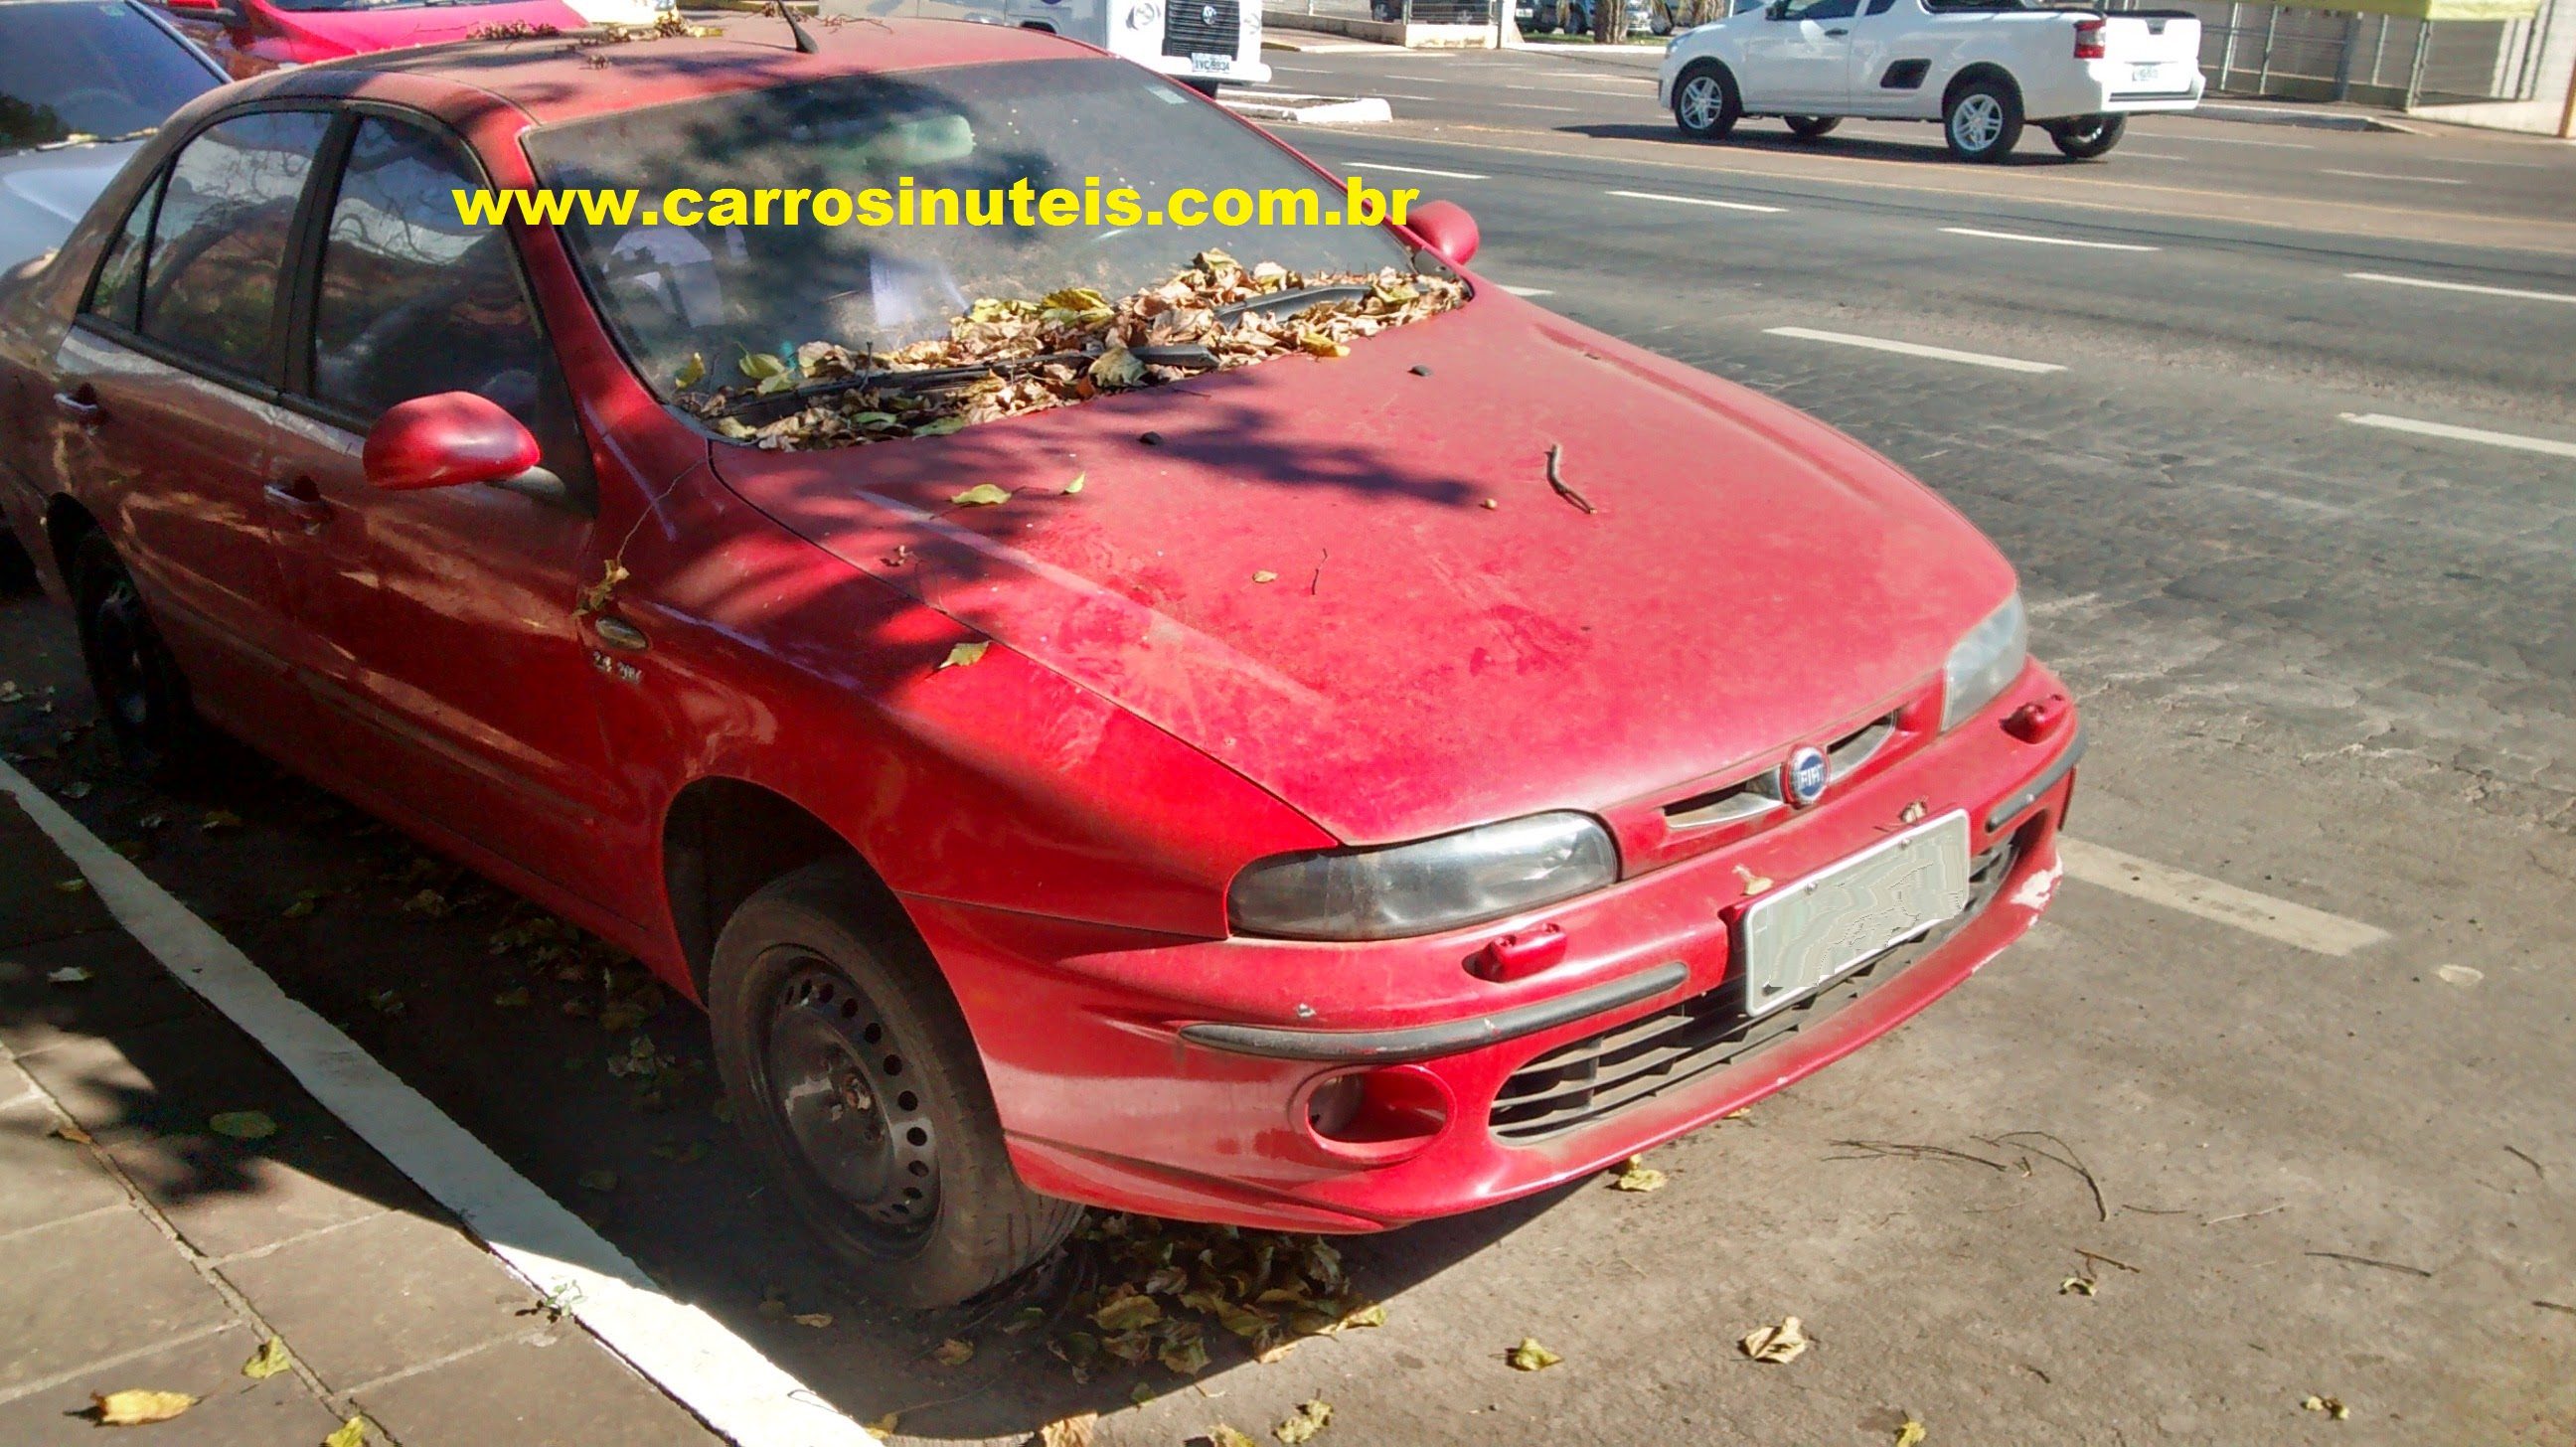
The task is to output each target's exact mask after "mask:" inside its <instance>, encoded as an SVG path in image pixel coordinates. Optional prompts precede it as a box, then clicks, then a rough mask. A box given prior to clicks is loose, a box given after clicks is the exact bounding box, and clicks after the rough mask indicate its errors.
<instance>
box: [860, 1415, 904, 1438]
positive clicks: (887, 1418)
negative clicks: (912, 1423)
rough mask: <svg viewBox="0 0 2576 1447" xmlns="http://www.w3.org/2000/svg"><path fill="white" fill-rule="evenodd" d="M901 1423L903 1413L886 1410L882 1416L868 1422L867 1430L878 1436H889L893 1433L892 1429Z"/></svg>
mask: <svg viewBox="0 0 2576 1447" xmlns="http://www.w3.org/2000/svg"><path fill="white" fill-rule="evenodd" d="M902 1423H903V1414H902V1413H901V1412H888V1413H886V1414H885V1415H884V1416H882V1417H879V1418H877V1419H876V1420H875V1421H873V1422H870V1423H869V1424H868V1430H869V1431H871V1432H874V1433H876V1434H877V1435H878V1436H880V1437H891V1436H893V1435H894V1429H895V1428H896V1427H898V1426H901V1425H902Z"/></svg>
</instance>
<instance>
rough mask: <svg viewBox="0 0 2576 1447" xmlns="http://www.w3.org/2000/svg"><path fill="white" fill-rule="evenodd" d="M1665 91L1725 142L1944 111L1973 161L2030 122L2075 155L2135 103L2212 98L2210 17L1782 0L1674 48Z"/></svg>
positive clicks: (2013, 1)
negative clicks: (2205, 86)
mask: <svg viewBox="0 0 2576 1447" xmlns="http://www.w3.org/2000/svg"><path fill="white" fill-rule="evenodd" d="M1657 87H1658V89H1657V95H1658V98H1659V99H1660V100H1661V101H1662V102H1663V103H1664V104H1665V105H1668V106H1670V107H1672V112H1673V120H1674V122H1675V123H1676V124H1678V125H1679V126H1680V127H1681V128H1682V131H1683V133H1684V134H1686V135H1691V136H1695V137H1699V138H1701V139H1708V140H1713V139H1715V138H1717V137H1719V136H1723V135H1725V134H1726V133H1727V132H1728V131H1730V130H1732V129H1734V127H1735V123H1736V122H1737V121H1738V120H1740V119H1742V118H1743V117H1745V116H1749V115H1755V116H1780V117H1783V118H1785V119H1786V120H1787V121H1788V123H1789V129H1790V131H1791V132H1792V133H1793V134H1795V135H1797V136H1798V137H1799V138H1801V139H1803V140H1813V139H1815V138H1816V137H1818V136H1821V135H1823V134H1825V133H1826V132H1827V131H1830V130H1832V129H1833V128H1834V127H1835V126H1836V125H1837V124H1839V123H1840V122H1841V119H1842V118H1843V117H1845V116H1867V117H1870V118H1873V119H1879V120H1915V121H1939V122H1940V123H1941V129H1942V133H1943V134H1944V135H1945V136H1947V137H1948V139H1949V142H1950V150H1951V153H1952V154H1954V155H1956V156H1957V157H1959V159H1961V160H1963V161H2000V160H2002V159H2003V158H2004V157H2005V156H2006V155H2008V154H2010V153H2011V151H2012V148H2013V146H2014V145H2015V143H2017V142H2019V141H2020V139H2021V131H2022V126H2023V124H2024V123H2025V122H2027V123H2031V124H2035V125H2037V126H2039V127H2040V128H2041V129H2043V130H2045V131H2047V132H2048V136H2049V139H2050V140H2053V141H2055V142H2056V143H2057V149H2059V150H2060V151H2063V152H2065V153H2066V154H2067V155H2069V156H2072V157H2074V158H2076V159H2077V160H2091V159H2092V158H2094V157H2096V156H2099V155H2101V154H2103V153H2104V152H2106V151H2108V150H2110V149H2111V148H2112V147H2113V146H2115V145H2117V144H2119V141H2120V131H2121V128H2122V127H2123V126H2124V125H2126V124H2127V117H2128V115H2129V114H2130V113H2131V112H2135V111H2187V110H2190V109H2191V108H2192V107H2194V106H2196V105H2198V104H2200V92H2201V87H2202V80H2201V74H2200V21H2199V19H2198V17H2196V16H2193V15H2192V14H2190V13H2189V12H2187V11H2180V10H2124V11H2117V12H2111V13H2105V12H2103V11H2099V10H2091V9H2072V8H2065V7H2060V6H2043V5H2032V4H2025V3H2022V0H1771V3H1770V4H1769V5H1768V6H1767V7H1765V8H1761V9H1755V10H1747V11H1744V12H1743V13H1741V14H1737V15H1732V16H1729V17H1728V18H1726V19H1724V20H1720V21H1718V22H1717V23H1715V24H1713V25H1702V26H1699V27H1697V28H1695V29H1691V30H1686V31H1684V32H1682V33H1681V34H1679V35H1676V36H1674V37H1673V39H1672V43H1671V44H1670V45H1668V46H1667V47H1665V50H1664V64H1663V69H1662V70H1661V72H1660V73H1659V76H1658V80H1657Z"/></svg>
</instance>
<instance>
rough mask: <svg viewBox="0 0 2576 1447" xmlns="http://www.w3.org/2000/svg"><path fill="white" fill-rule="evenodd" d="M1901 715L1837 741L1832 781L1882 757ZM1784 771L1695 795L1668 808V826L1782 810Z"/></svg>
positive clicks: (1829, 766)
mask: <svg viewBox="0 0 2576 1447" xmlns="http://www.w3.org/2000/svg"><path fill="white" fill-rule="evenodd" d="M1898 716H1899V715H1898V714H1893V713H1891V714H1889V715H1887V716H1886V717H1884V718H1874V719H1871V720H1870V721H1869V722H1868V723H1865V724H1863V725H1861V726H1860V727H1859V728H1857V729H1854V730H1852V731H1851V732H1850V733H1847V734H1845V735H1843V736H1842V737H1841V738H1838V739H1836V740H1834V741H1833V743H1831V744H1830V745H1827V746H1826V749H1825V761H1826V771H1825V778H1826V780H1827V781H1828V782H1831V783H1836V784H1839V783H1841V782H1842V781H1843V780H1844V779H1845V778H1847V777H1849V776H1850V775H1851V773H1852V771H1854V770H1856V769H1858V768H1860V767H1861V766H1862V765H1864V764H1866V763H1868V762H1869V761H1870V760H1871V759H1874V758H1876V757H1878V751H1879V750H1881V749H1883V748H1886V747H1887V745H1888V743H1889V741H1890V740H1892V739H1894V738H1895V737H1896V725H1897V719H1898ZM1780 804H1781V799H1780V771H1779V770H1777V769H1765V770H1763V771H1762V772H1761V773H1758V774H1756V775H1754V776H1753V777H1752V778H1750V779H1746V780H1744V781H1742V782H1741V783H1735V784H1729V785H1727V786H1726V787H1725V788H1723V789H1713V790H1711V791H1709V792H1708V793H1705V794H1694V795H1692V796H1691V797H1689V798H1687V799H1677V800H1675V801H1673V802H1672V803H1670V804H1666V805H1665V806H1664V824H1665V826H1666V827H1667V828H1672V829H1704V828H1707V827H1708V826H1709V825H1711V824H1733V823H1736V822H1739V821H1741V820H1745V819H1750V818H1753V817H1755V816H1756V815H1760V814H1767V813H1769V812H1771V811H1772V810H1774V809H1777V808H1779V807H1780Z"/></svg>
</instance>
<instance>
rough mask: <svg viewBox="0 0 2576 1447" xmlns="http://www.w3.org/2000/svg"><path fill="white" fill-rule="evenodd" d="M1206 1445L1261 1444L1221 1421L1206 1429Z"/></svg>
mask: <svg viewBox="0 0 2576 1447" xmlns="http://www.w3.org/2000/svg"><path fill="white" fill-rule="evenodd" d="M1207 1440H1208V1447H1261V1444H1260V1443H1258V1442H1255V1441H1253V1440H1252V1439H1251V1438H1249V1437H1246V1436H1245V1435H1243V1434H1242V1433H1240V1432H1238V1431H1236V1430H1234V1429H1233V1428H1232V1427H1229V1426H1227V1425H1226V1424H1225V1423H1223V1422H1219V1423H1217V1424H1216V1425H1215V1426H1213V1427H1210V1428H1209V1429H1208V1434H1207Z"/></svg>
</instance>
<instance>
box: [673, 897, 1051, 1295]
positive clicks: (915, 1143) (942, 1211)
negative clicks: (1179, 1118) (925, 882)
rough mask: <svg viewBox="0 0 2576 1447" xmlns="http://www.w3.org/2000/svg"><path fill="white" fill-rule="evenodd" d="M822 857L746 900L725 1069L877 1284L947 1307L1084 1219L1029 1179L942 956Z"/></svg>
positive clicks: (814, 1210)
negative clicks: (948, 983)
mask: <svg viewBox="0 0 2576 1447" xmlns="http://www.w3.org/2000/svg"><path fill="white" fill-rule="evenodd" d="M870 900H879V901H885V902H884V903H882V904H881V905H880V909H891V908H893V907H894V906H893V905H892V903H891V901H890V900H886V896H885V892H884V889H883V887H882V886H880V885H878V884H877V883H876V882H875V880H874V879H873V877H871V876H870V875H869V874H868V873H867V872H866V870H865V869H864V868H863V867H862V866H861V865H859V864H858V863H857V861H855V860H847V859H838V860H825V861H823V862H821V863H819V864H813V865H809V866H807V867H806V868H804V869H801V870H798V871H797V872H795V873H794V874H790V875H788V876H787V877H785V878H783V879H780V880H777V881H775V882H773V883H771V884H769V885H768V886H767V887H765V888H763V889H762V890H761V891H760V892H759V893H757V894H755V895H753V896H752V897H751V898H750V900H748V901H747V902H745V903H744V905H743V906H742V908H741V909H739V910H737V911H735V913H734V916H733V918H732V919H731V920H729V921H727V922H726V924H725V927H724V932H723V934H722V935H721V936H720V937H719V938H718V939H717V941H716V949H715V959H714V961H713V964H712V966H711V967H710V969H709V972H708V980H707V1007H708V1008H707V1013H708V1018H709V1022H710V1024H711V1025H712V1026H713V1028H714V1032H715V1046H716V1065H717V1068H718V1070H719V1071H720V1072H721V1073H722V1075H723V1077H724V1084H725V1092H726V1094H727V1095H728V1096H729V1097H730V1098H731V1100H732V1101H733V1108H734V1118H735V1120H736V1121H737V1122H738V1123H739V1124H740V1127H741V1130H742V1132H743V1135H744V1136H745V1138H746V1139H747V1140H748V1142H749V1144H750V1146H751V1149H752V1152H753V1154H755V1155H757V1156H758V1157H759V1158H760V1160H761V1163H762V1165H764V1166H765V1167H767V1169H768V1171H769V1174H770V1176H771V1178H772V1179H773V1180H775V1181H776V1182H777V1183H778V1184H779V1185H780V1187H781V1188H783V1190H784V1191H785V1193H786V1196H787V1199H788V1201H789V1203H790V1204H791V1205H793V1206H794V1207H795V1209H796V1212H797V1214H798V1215H799V1216H801V1217H803V1218H804V1221H805V1224H806V1225H807V1226H809V1227H811V1228H812V1229H813V1231H814V1233H815V1234H816V1235H817V1236H819V1237H820V1238H821V1239H822V1240H823V1242H824V1244H826V1245H828V1246H830V1247H831V1248H832V1249H833V1251H834V1252H836V1253H837V1254H839V1255H840V1256H841V1257H842V1259H844V1260H846V1261H848V1262H850V1263H851V1264H852V1265H854V1266H857V1267H858V1268H859V1269H860V1270H861V1271H863V1272H865V1273H866V1274H867V1276H868V1282H869V1285H871V1286H872V1287H874V1288H875V1289H876V1290H877V1291H878V1292H880V1293H881V1294H883V1295H884V1296H886V1297H887V1298H889V1299H892V1300H894V1301H897V1302H900V1303H901V1304H903V1305H906V1306H915V1307H934V1306H949V1305H954V1304H955V1303H957V1302H960V1301H964V1300H965V1299H966V1298H968V1297H970V1296H973V1295H975V1294H976V1293H977V1292H979V1291H983V1290H984V1289H986V1288H987V1287H990V1286H993V1285H995V1284H996V1283H999V1282H1001V1281H1004V1280H1006V1279H1008V1278H1009V1277H1011V1276H1013V1275H1015V1274H1016V1273H1018V1272H1019V1271H1020V1270H1022V1269H1023V1268H1025V1267H1027V1266H1029V1265H1031V1264H1033V1263H1035V1262H1036V1261H1038V1260H1039V1259H1040V1258H1042V1257H1044V1256H1045V1255H1046V1253H1047V1252H1049V1251H1051V1250H1053V1249H1055V1246H1056V1243H1058V1242H1060V1241H1062V1240H1063V1239H1064V1237H1065V1235H1066V1233H1067V1232H1070V1231H1071V1230H1072V1229H1073V1226H1074V1223H1075V1222H1076V1221H1078V1220H1080V1219H1081V1216H1082V1208H1081V1207H1080V1206H1077V1205H1075V1204H1073V1203H1072V1202H1069V1201H1059V1200H1055V1199H1052V1198H1050V1197H1046V1196H1041V1195H1039V1194H1037V1193H1036V1192H1034V1191H1032V1190H1030V1189H1029V1188H1028V1187H1027V1186H1026V1185H1024V1184H1022V1183H1021V1181H1020V1178H1019V1174H1018V1172H1016V1171H1014V1170H1012V1169H1011V1161H1010V1155H1009V1153H1008V1151H1007V1150H1006V1149H1005V1148H1004V1146H1003V1143H1002V1126H1001V1120H1000V1117H999V1116H998V1115H997V1114H996V1113H995V1111H994V1109H993V1098H992V1093H991V1091H990V1090H989V1088H988V1087H987V1086H986V1084H985V1081H984V1069H983V1063H982V1059H981V1057H980V1056H979V1055H978V1053H977V1052H976V1049H975V1041H974V1037H973V1036H972V1035H971V1034H969V1033H968V1031H967V1028H966V1021H965V1018H964V1017H963V1016H962V1015H960V1014H959V1013H958V1010H957V1003H956V1001H955V1000H954V999H953V998H952V997H951V996H950V995H949V993H948V991H947V988H946V987H945V985H944V984H942V982H941V980H940V977H939V970H938V966H937V965H936V964H935V963H934V962H933V961H932V960H931V958H930V955H929V952H928V951H927V950H926V949H924V948H923V947H922V945H921V943H920V941H919V940H918V939H916V938H914V937H913V936H912V935H911V934H910V933H909V932H908V931H906V930H905V929H904V927H903V926H902V925H901V924H900V923H899V922H897V921H892V920H885V919H880V918H878V917H877V915H876V912H874V911H870V910H869V909H868V908H867V902H868V901H870Z"/></svg>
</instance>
